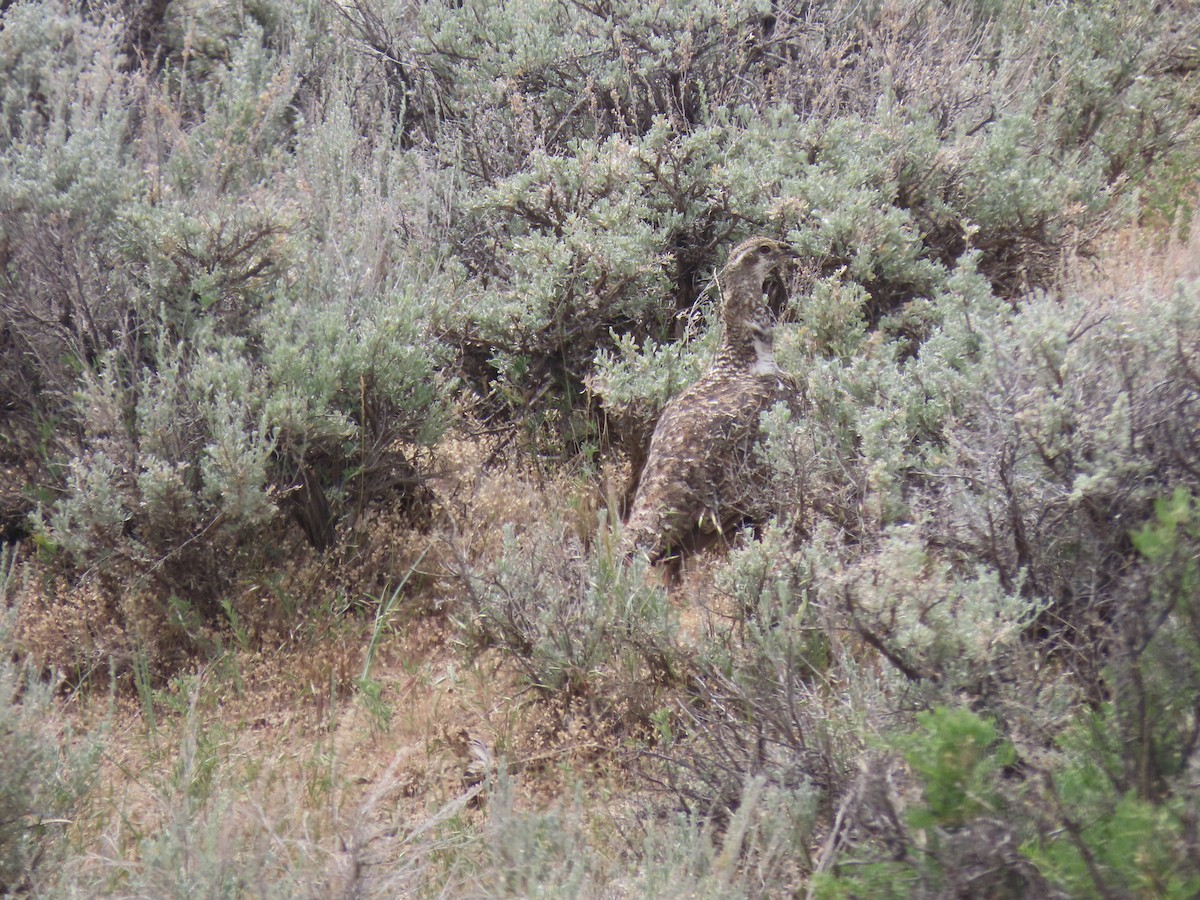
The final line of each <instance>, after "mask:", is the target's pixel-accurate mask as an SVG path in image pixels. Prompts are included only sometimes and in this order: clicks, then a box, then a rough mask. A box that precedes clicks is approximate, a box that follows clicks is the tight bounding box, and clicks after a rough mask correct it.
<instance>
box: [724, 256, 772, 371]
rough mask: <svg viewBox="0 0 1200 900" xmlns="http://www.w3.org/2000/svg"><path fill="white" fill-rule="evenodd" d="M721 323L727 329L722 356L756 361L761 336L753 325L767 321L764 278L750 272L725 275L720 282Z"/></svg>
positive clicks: (739, 271) (735, 272) (740, 271)
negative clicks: (757, 341)
mask: <svg viewBox="0 0 1200 900" xmlns="http://www.w3.org/2000/svg"><path fill="white" fill-rule="evenodd" d="M719 284H720V288H721V322H722V324H723V325H724V326H725V337H724V340H723V341H722V346H721V351H720V352H721V355H722V356H726V355H728V356H729V357H730V358H731V359H736V360H750V361H753V360H755V359H756V357H757V351H756V349H755V340H756V339H757V336H756V335H755V333H754V332H753V331H752V330H751V329H750V327H749V323H750V322H754V321H757V320H759V319H761V318H763V315H762V314H763V282H762V277H761V276H759V275H758V274H757V273H755V272H754V271H750V270H736V269H735V270H734V271H732V272H731V271H725V272H723V273H722V275H721V278H720V279H719Z"/></svg>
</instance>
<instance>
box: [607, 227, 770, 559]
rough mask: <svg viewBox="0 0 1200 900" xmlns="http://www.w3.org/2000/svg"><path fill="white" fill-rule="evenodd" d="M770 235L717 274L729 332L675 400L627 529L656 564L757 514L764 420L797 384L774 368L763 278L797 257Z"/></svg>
mask: <svg viewBox="0 0 1200 900" xmlns="http://www.w3.org/2000/svg"><path fill="white" fill-rule="evenodd" d="M793 255H794V254H793V252H792V250H791V248H790V247H789V246H788V245H787V244H784V243H781V242H780V241H775V240H772V239H770V238H765V237H757V238H751V239H750V240H748V241H746V242H745V243H743V244H740V245H739V246H738V247H737V248H736V249H735V250H734V251H733V253H732V254H731V255H730V257H729V262H728V263H727V264H726V266H725V268H724V269H722V270H721V272H720V274H719V275H718V276H717V286H718V287H719V288H720V290H721V295H722V301H721V320H722V323H723V325H724V338H723V340H722V343H721V346H720V349H719V350H718V352H717V356H716V358H715V359H714V360H713V362H712V364H711V365H710V366H709V368H708V371H707V372H705V374H704V376H703V377H701V379H700V380H699V381H697V382H696V383H695V384H693V385H692V386H691V387H690V388H688V389H687V390H685V391H684V392H683V393H682V394H680V395H679V396H678V397H676V398H675V399H674V400H672V401H671V402H670V403H669V404H667V407H666V409H664V410H663V413H662V416H661V418H659V420H658V424H657V425H656V426H655V428H654V434H653V436H652V437H651V438H650V451H649V454H648V455H647V458H646V466H645V468H644V469H643V471H642V477H641V482H640V483H639V484H638V489H637V493H636V494H635V496H634V500H633V507H632V509H631V510H630V514H629V520H628V522H627V523H626V526H625V542H626V547H627V550H629V551H632V552H641V553H644V554H645V555H646V556H647V557H648V558H649V560H650V562H652V563H657V562H660V561H662V560H664V559H668V558H671V557H674V556H676V555H678V554H679V553H683V552H693V551H695V550H698V549H700V548H702V547H704V546H705V545H707V544H709V543H711V542H712V541H713V540H714V539H716V538H718V537H720V536H721V535H722V534H726V533H727V532H728V531H729V530H730V529H733V528H737V527H738V526H739V525H741V524H743V523H744V522H746V521H747V520H750V519H753V518H754V517H755V515H754V513H755V511H756V510H755V507H756V506H757V504H756V503H755V502H754V500H755V499H756V498H754V497H753V496H751V495H753V494H754V493H755V491H754V482H755V480H756V479H755V477H754V470H755V468H756V467H755V465H754V460H753V454H754V445H755V443H756V441H757V438H758V434H759V417H760V416H761V414H762V413H763V411H764V410H766V409H768V408H769V407H770V406H771V405H772V404H774V403H775V402H776V401H778V400H781V399H784V398H786V397H787V396H789V394H790V393H791V392H792V391H793V390H794V387H793V386H792V385H791V382H790V380H789V379H788V377H787V376H786V375H784V374H783V373H781V372H780V370H779V368H778V366H776V365H775V353H774V348H773V344H772V340H771V327H770V322H769V319H770V314H769V311H768V309H767V304H766V302H765V300H764V298H763V285H764V282H765V281H766V279H767V277H768V276H769V275H770V274H771V272H772V271H773V270H774V269H775V268H776V267H777V266H778V265H779V264H780V263H782V262H783V261H784V260H785V259H787V258H788V257H790V256H793Z"/></svg>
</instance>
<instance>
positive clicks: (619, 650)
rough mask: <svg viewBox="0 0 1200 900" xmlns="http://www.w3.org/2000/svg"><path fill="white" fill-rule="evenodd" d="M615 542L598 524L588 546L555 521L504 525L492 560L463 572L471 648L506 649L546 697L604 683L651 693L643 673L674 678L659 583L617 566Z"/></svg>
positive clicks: (671, 629) (670, 630)
mask: <svg viewBox="0 0 1200 900" xmlns="http://www.w3.org/2000/svg"><path fill="white" fill-rule="evenodd" d="M617 541H618V535H617V533H616V532H615V531H614V529H613V528H612V526H611V525H606V524H605V523H604V522H601V528H600V533H599V536H598V538H597V540H596V541H595V542H594V544H593V546H591V547H586V546H584V544H583V543H582V542H581V541H580V540H579V539H578V537H577V536H575V535H573V534H571V533H570V532H569V530H568V528H567V526H566V523H564V522H561V521H555V520H551V521H549V522H544V523H539V524H535V525H534V526H533V527H531V528H529V529H527V530H524V531H520V532H519V531H517V530H516V529H515V528H513V527H512V526H506V530H505V534H504V549H503V551H502V552H501V554H500V555H499V557H498V558H497V559H495V560H489V561H486V562H485V563H484V564H483V565H482V566H481V567H480V568H479V569H478V570H472V569H471V568H470V567H469V566H466V567H464V570H463V571H462V572H461V573H460V574H461V575H462V577H463V580H464V583H465V585H466V588H467V593H468V596H469V598H470V614H471V619H470V620H469V622H468V623H467V625H468V629H469V631H470V632H472V633H473V634H474V636H475V641H476V642H477V644H479V645H481V646H485V647H486V646H500V647H503V648H504V649H505V650H506V651H507V652H508V653H509V654H511V656H512V658H513V659H514V660H515V661H516V662H517V664H518V665H519V666H520V667H521V668H522V669H523V670H524V671H525V673H526V675H527V676H528V678H529V679H530V681H531V682H532V683H533V684H534V685H536V686H537V687H539V688H541V689H542V690H544V691H546V692H548V693H557V692H560V691H561V692H565V693H566V694H567V695H568V696H575V695H584V696H587V695H590V694H592V693H593V692H595V691H596V690H597V689H598V687H599V684H600V683H608V684H609V685H610V687H611V688H612V689H613V690H615V691H618V692H627V693H628V694H629V695H630V696H634V697H636V698H637V700H638V702H643V701H646V700H647V699H649V698H648V697H647V696H645V695H643V692H642V691H641V689H640V688H641V687H644V686H645V685H646V683H647V679H653V680H656V681H660V682H661V681H666V680H671V679H673V678H674V677H675V675H676V674H677V673H676V669H675V667H676V665H677V663H678V662H679V661H678V660H677V659H676V645H675V633H676V630H677V627H678V625H677V622H676V621H675V615H674V613H673V611H672V609H671V607H670V605H669V604H668V603H667V598H666V594H665V592H664V591H663V589H662V588H661V587H657V586H654V585H652V584H649V583H647V582H646V581H645V579H644V575H645V573H644V571H643V570H642V568H641V567H633V568H630V567H628V566H626V565H625V564H624V561H623V560H622V557H621V553H620V551H619V549H618V546H617Z"/></svg>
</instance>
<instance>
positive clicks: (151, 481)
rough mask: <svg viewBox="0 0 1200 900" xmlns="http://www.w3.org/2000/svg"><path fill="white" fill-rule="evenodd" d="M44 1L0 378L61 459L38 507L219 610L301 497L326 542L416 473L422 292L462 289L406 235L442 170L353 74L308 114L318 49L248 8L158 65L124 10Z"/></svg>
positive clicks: (163, 583)
mask: <svg viewBox="0 0 1200 900" xmlns="http://www.w3.org/2000/svg"><path fill="white" fill-rule="evenodd" d="M36 6H37V5H36V4H26V5H23V6H22V7H17V8H14V11H13V12H11V13H9V14H6V18H5V27H4V30H3V32H2V37H0V40H2V41H4V42H5V45H6V48H7V49H8V51H9V52H8V54H6V56H5V59H6V61H7V63H8V65H9V69H10V75H11V76H12V77H11V78H10V79H9V80H8V81H7V83H6V95H5V101H4V103H5V110H6V112H5V125H6V131H5V135H4V142H3V148H4V153H5V161H6V165H5V167H4V172H5V174H4V176H3V180H2V182H0V191H2V192H3V196H4V201H5V202H4V208H5V214H4V218H3V223H2V228H3V237H4V250H5V253H6V258H5V262H6V263H7V266H6V269H5V274H4V277H5V278H6V288H5V291H4V321H5V322H6V323H8V329H7V330H6V332H5V334H6V340H7V341H9V342H10V343H11V344H12V345H13V346H12V349H13V354H12V365H13V366H14V367H18V369H19V371H17V372H13V371H12V370H9V371H8V372H7V373H6V374H8V375H9V377H10V378H11V379H12V381H14V382H16V381H18V380H23V381H24V382H25V383H26V384H27V385H29V386H32V387H33V388H35V389H36V390H37V391H39V392H40V397H37V396H36V395H35V398H36V399H24V400H22V401H21V404H22V406H21V408H22V409H25V410H27V412H28V419H29V420H30V421H31V422H36V421H38V420H40V419H44V418H47V417H52V420H54V421H58V422H60V423H61V427H59V428H58V429H56V430H54V431H53V432H52V433H51V435H50V439H49V445H48V446H45V447H43V448H42V452H43V453H44V454H46V456H47V457H49V458H51V459H55V458H57V460H61V461H62V462H63V463H65V466H64V475H65V477H64V479H63V481H62V483H61V492H60V494H59V496H58V498H57V499H53V500H52V498H47V501H48V502H46V503H45V504H44V506H43V509H42V512H41V513H40V515H39V516H38V517H37V526H36V527H37V528H38V529H39V531H40V533H41V540H42V545H43V547H44V548H47V549H51V550H53V549H56V548H57V549H61V550H62V551H63V552H64V556H63V558H64V560H65V561H67V562H69V563H71V564H72V565H73V566H74V567H75V568H76V570H77V571H81V572H83V571H95V570H96V567H97V566H98V567H99V569H100V570H104V569H106V568H107V570H108V571H107V574H108V575H109V576H110V578H111V576H116V578H117V579H118V580H119V579H120V578H128V577H134V576H136V577H137V578H138V579H139V583H140V584H142V585H143V586H145V585H146V584H147V583H149V584H151V585H156V586H157V587H156V590H155V592H156V593H158V595H159V596H160V598H161V599H163V600H165V598H166V597H167V596H168V595H171V594H177V595H179V596H180V597H181V599H182V600H183V601H184V602H185V603H187V604H196V603H207V604H210V605H209V606H208V607H207V609H208V610H209V612H211V611H212V610H213V609H215V606H212V605H211V604H212V602H213V601H214V600H215V598H216V595H218V594H219V593H220V592H221V591H223V590H224V589H225V588H226V587H227V586H228V584H229V583H230V579H231V577H232V575H233V571H234V568H235V565H234V564H235V563H236V564H239V565H245V564H248V563H251V562H253V561H254V559H255V557H256V556H261V552H262V547H261V545H260V546H257V547H256V546H254V545H255V544H258V543H259V541H258V540H257V539H258V538H260V537H261V536H262V535H263V534H264V533H268V532H269V531H270V530H272V529H273V530H275V531H278V529H279V528H280V527H281V525H282V523H284V522H286V519H287V516H286V515H285V514H286V513H291V514H294V515H295V516H296V517H297V518H298V519H299V520H300V521H301V524H302V525H303V526H304V528H305V530H306V532H307V533H308V536H309V538H310V539H311V540H312V541H313V543H315V544H317V545H319V546H325V545H327V544H329V543H330V542H331V541H332V539H333V536H334V527H335V524H336V522H337V520H338V519H339V518H341V517H343V516H344V515H345V514H346V513H348V512H351V513H352V512H356V511H357V510H358V508H360V507H353V506H351V502H352V501H354V500H357V501H358V502H359V504H360V505H361V503H362V502H363V501H364V498H370V497H374V496H376V495H378V494H380V493H381V492H384V491H387V490H388V489H389V488H396V487H398V488H399V490H400V492H401V494H402V495H403V494H404V493H405V492H408V491H410V489H411V487H412V485H413V484H414V483H415V482H416V481H417V479H418V477H419V476H418V474H417V472H416V470H415V468H414V466H413V462H412V459H411V450H401V449H400V446H401V445H400V443H399V442H404V443H405V444H406V445H407V446H408V447H413V446H419V445H421V444H428V443H430V442H431V441H432V440H434V439H435V438H436V437H437V435H438V434H439V433H440V431H441V428H442V425H443V422H444V417H443V410H444V409H445V403H444V398H443V396H442V393H441V386H442V384H443V379H442V377H441V376H440V375H439V374H438V373H437V372H436V371H435V366H436V365H437V364H438V362H439V361H440V360H441V358H442V354H441V352H440V351H439V349H438V341H437V338H436V337H435V336H434V333H433V330H432V329H433V324H432V320H431V318H430V317H429V315H428V313H429V311H430V309H431V305H430V303H429V298H428V297H427V296H426V295H427V294H432V295H437V294H438V293H440V292H444V291H448V290H449V289H450V288H451V287H452V286H451V285H449V284H448V283H447V282H446V281H445V277H444V276H443V275H442V274H440V271H439V268H438V263H437V259H436V257H435V258H431V257H430V256H429V254H427V253H425V252H423V251H422V249H421V248H420V247H419V246H415V245H413V244H411V243H409V242H408V241H406V240H404V238H403V235H404V233H405V230H406V229H409V228H410V226H411V223H413V221H414V220H416V219H419V218H420V217H422V216H423V215H424V214H425V210H424V206H425V204H426V201H425V199H424V194H423V192H424V191H425V190H426V189H427V188H428V186H429V185H428V181H427V180H425V178H426V177H425V176H424V175H423V173H422V170H421V169H420V167H419V165H417V164H416V163H415V162H414V161H413V160H412V159H410V158H409V157H406V156H405V155H404V154H402V153H399V152H398V151H399V141H400V135H399V134H398V132H397V131H396V130H394V129H392V128H390V127H389V126H388V125H387V122H386V121H384V122H383V123H382V125H383V127H382V128H380V129H378V130H376V129H375V128H374V127H372V128H371V129H369V130H364V129H363V127H362V122H361V119H362V118H363V117H364V116H366V115H371V114H372V113H371V112H370V110H369V109H367V110H365V111H364V110H362V109H359V108H352V107H353V104H354V102H355V98H354V95H353V91H352V89H351V88H350V87H349V86H347V85H345V84H343V85H341V86H340V87H339V86H338V84H337V83H331V84H330V92H329V95H328V96H325V97H323V98H322V99H321V101H320V102H316V101H313V102H312V103H310V104H309V106H308V107H307V109H306V112H307V113H308V115H309V118H308V119H307V120H306V119H301V118H300V117H298V115H297V95H298V92H299V91H300V74H299V72H298V69H300V68H301V67H303V66H304V65H306V64H307V62H308V57H307V50H306V48H305V46H304V45H303V43H302V42H300V41H295V42H286V41H285V42H283V43H277V44H272V43H271V42H270V41H269V40H268V39H267V37H266V35H265V34H264V32H263V30H262V28H261V26H260V25H259V24H258V23H257V22H256V21H255V20H254V19H252V18H245V19H242V20H240V21H239V22H237V23H234V25H235V26H236V27H234V29H233V31H232V32H231V33H226V34H223V35H221V36H220V39H219V40H216V41H215V43H214V44H212V45H211V46H209V47H208V48H207V49H208V51H209V52H211V54H212V56H203V54H194V55H191V56H189V55H188V54H184V57H185V58H184V59H181V60H180V61H179V63H178V64H179V65H180V66H182V68H181V69H171V68H170V67H168V72H169V74H170V77H164V79H163V80H162V81H161V82H156V81H155V80H154V79H153V78H152V75H153V73H152V72H149V71H147V70H144V69H138V68H137V67H136V66H133V67H130V66H128V65H126V64H125V62H126V61H125V60H123V59H122V58H121V57H119V56H114V55H113V51H114V47H113V46H112V43H111V42H112V41H113V40H115V38H114V37H113V35H114V34H115V33H116V32H119V30H120V24H121V23H120V21H119V19H116V18H112V19H110V18H107V17H105V16H103V15H98V16H97V17H96V18H95V19H94V20H93V19H89V18H87V17H85V16H83V15H82V14H78V13H72V12H69V11H66V10H62V11H56V12H54V13H52V14H51V12H50V10H49V9H45V10H43V11H42V14H41V15H35V13H34V10H35V7H36ZM226 24H227V25H228V24H230V23H226ZM189 27H191V26H189ZM65 34H69V35H72V36H73V41H74V43H73V44H72V47H73V48H74V50H73V52H72V54H71V55H70V56H68V57H67V58H66V60H65V62H66V65H64V64H63V60H61V59H59V60H58V61H57V62H56V63H55V64H54V65H53V66H52V65H51V62H50V56H49V53H50V48H51V47H53V45H54V43H55V41H62V40H64V37H63V35H65ZM276 37H278V35H276ZM106 40H108V41H109V43H105V41H106ZM106 54H107V55H106ZM55 59H58V58H57V57H55ZM349 59H350V60H351V61H352V60H353V57H350V58H349ZM37 97H42V98H44V99H43V100H40V101H39V102H36V103H34V102H32V100H33V98H37ZM30 110H36V111H39V112H40V113H41V114H40V115H35V114H33V113H31V112H30ZM378 124H380V123H379V122H372V126H375V125H378ZM33 430H34V431H35V430H36V428H34V429H33ZM31 433H32V431H31ZM43 440H44V438H43ZM57 460H56V461H57ZM51 500H52V502H50V501H51ZM264 529H266V531H264ZM248 539H249V540H248ZM119 561H124V562H125V563H128V564H129V565H127V566H113V564H114V563H115V562H119ZM113 584H115V582H113V581H111V580H110V586H112V585H113Z"/></svg>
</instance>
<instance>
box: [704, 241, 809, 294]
mask: <svg viewBox="0 0 1200 900" xmlns="http://www.w3.org/2000/svg"><path fill="white" fill-rule="evenodd" d="M796 255H797V254H796V251H795V250H793V249H792V248H791V246H790V245H788V244H785V243H784V242H783V241H777V240H775V239H774V238H769V237H754V238H750V240H748V241H743V242H742V243H740V244H738V245H737V246H736V247H735V248H734V249H733V252H732V253H730V254H729V262H727V263H726V264H725V268H724V270H723V272H722V275H723V276H724V280H726V281H728V280H731V279H736V280H738V281H743V280H746V281H751V282H754V281H757V282H758V285H759V287H760V288H761V286H762V283H763V282H764V281H766V280H767V276H768V275H770V274H771V272H772V271H773V270H774V269H775V267H776V266H778V265H779V264H780V263H782V262H784V261H785V260H788V259H792V258H794V257H795V256H796Z"/></svg>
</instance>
